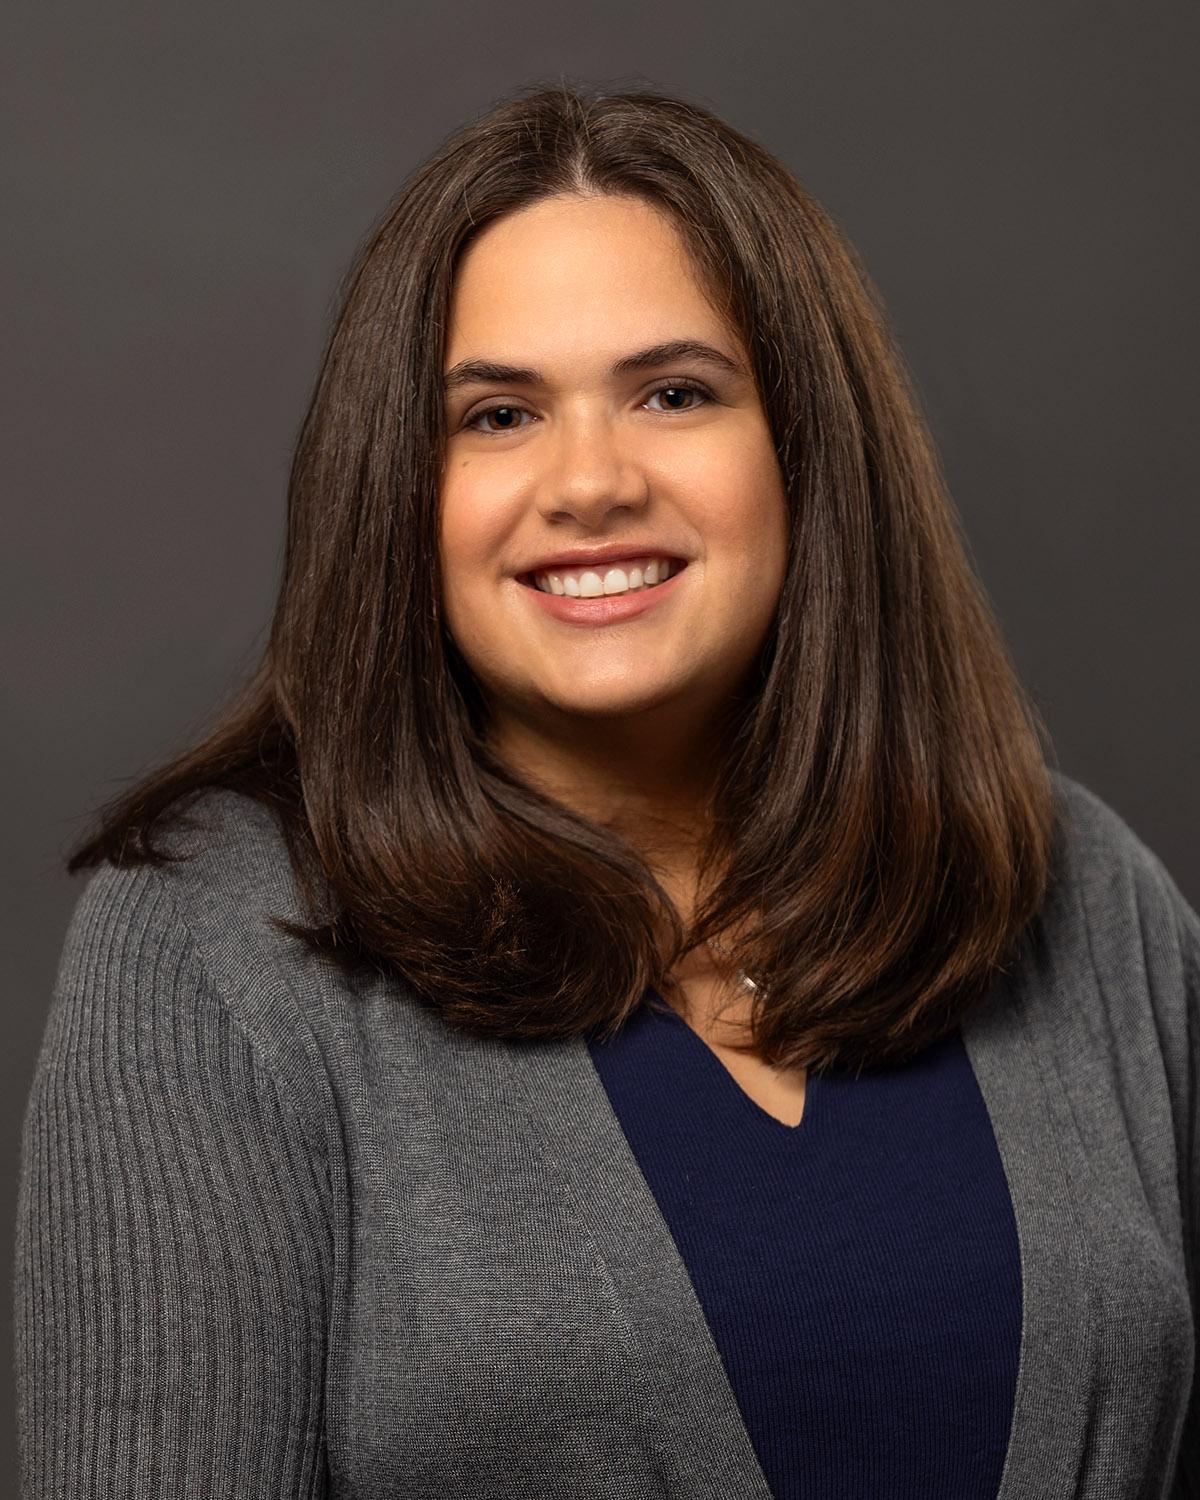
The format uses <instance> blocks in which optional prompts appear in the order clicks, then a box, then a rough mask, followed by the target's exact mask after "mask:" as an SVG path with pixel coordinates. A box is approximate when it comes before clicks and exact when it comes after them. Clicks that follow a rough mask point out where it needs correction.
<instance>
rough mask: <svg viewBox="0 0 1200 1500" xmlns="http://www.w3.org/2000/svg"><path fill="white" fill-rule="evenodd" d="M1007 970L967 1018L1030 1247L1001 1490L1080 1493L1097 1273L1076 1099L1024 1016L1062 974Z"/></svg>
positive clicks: (1024, 1494)
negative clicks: (1085, 1210)
mask: <svg viewBox="0 0 1200 1500" xmlns="http://www.w3.org/2000/svg"><path fill="white" fill-rule="evenodd" d="M1022 953H1023V954H1024V955H1026V958H1025V959H1023V960H1022V962H1021V964H1019V965H1017V966H1015V967H1014V970H1013V971H1012V972H1011V973H1009V974H1006V975H1002V976H1001V977H1000V978H999V980H998V981H997V983H996V984H995V985H994V986H993V987H992V989H991V991H990V992H989V993H988V995H987V997H986V1000H985V1002H984V1003H983V1004H982V1005H981V1006H980V1007H979V1008H978V1009H977V1010H976V1011H975V1012H973V1013H972V1014H971V1015H970V1016H969V1017H968V1019H967V1021H966V1022H965V1023H964V1025H963V1028H962V1035H963V1042H964V1044H965V1046H966V1049H967V1055H968V1057H969V1058H970V1060H971V1066H972V1069H973V1070H974V1073H975V1077H976V1080H977V1081H978V1083H979V1087H980V1092H981V1093H982V1095H983V1099H984V1103H985V1104H986V1105H987V1109H988V1113H989V1115H990V1117H991V1122H992V1131H993V1134H994V1135H995V1138H996V1145H997V1147H998V1148H999V1152H1000V1159H1001V1161H1002V1163H1003V1165H1004V1171H1005V1175H1006V1177H1007V1179H1008V1188H1009V1195H1010V1197H1011V1199H1012V1205H1013V1213H1014V1216H1015V1218H1016V1225H1017V1238H1018V1240H1019V1242H1020V1249H1021V1289H1022V1327H1021V1353H1020V1363H1019V1366H1018V1371H1017V1388H1016V1395H1015V1400H1014V1408H1013V1419H1012V1427H1011V1429H1010V1433H1009V1445H1008V1454H1007V1457H1006V1459H1005V1464H1004V1472H1003V1475H1002V1478H1001V1483H1000V1489H999V1492H998V1495H997V1500H1044V1497H1045V1496H1047V1495H1072V1496H1076V1495H1077V1496H1078V1500H1086V1497H1085V1496H1084V1495H1083V1494H1081V1493H1079V1492H1078V1491H1077V1486H1078V1478H1079V1471H1080V1468H1081V1465H1082V1459H1083V1455H1084V1445H1085V1443H1086V1441H1087V1432H1088V1420H1089V1411H1088V1395H1087V1393H1088V1388H1089V1381H1088V1376H1087V1373H1086V1372H1087V1371H1088V1370H1089V1369H1090V1368H1091V1365H1092V1353H1093V1345H1094V1342H1095V1329H1094V1326H1093V1322H1092V1317H1091V1312H1090V1306H1089V1284H1090V1278H1091V1276H1092V1275H1093V1274H1094V1273H1093V1272H1092V1269H1091V1263H1090V1259H1089V1255H1088V1249H1087V1242H1086V1237H1085V1233H1084V1230H1083V1228H1082V1225H1081V1222H1080V1216H1079V1210H1078V1206H1077V1203H1076V1194H1075V1189H1074V1185H1073V1181H1072V1178H1073V1171H1072V1165H1071V1161H1070V1159H1069V1154H1070V1152H1071V1151H1072V1149H1073V1143H1074V1142H1075V1132H1074V1127H1073V1125H1072V1122H1071V1118H1070V1108H1069V1105H1068V1103H1067V1101H1066V1099H1065V1098H1064V1097H1063V1095H1062V1091H1061V1087H1060V1086H1059V1084H1058V1082H1057V1080H1056V1079H1055V1078H1054V1077H1053V1075H1052V1073H1051V1074H1043V1072H1042V1069H1041V1066H1040V1063H1039V1057H1038V1052H1037V1049H1036V1048H1035V1046H1034V1044H1033V1042H1032V1040H1031V1038H1030V1032H1029V1025H1028V1023H1027V1022H1026V1020H1025V1019H1024V1015H1025V1013H1026V1012H1027V1011H1030V1012H1031V1011H1033V1010H1034V1009H1036V1008H1037V1007H1038V1005H1039V998H1040V997H1043V996H1044V997H1045V999H1046V1000H1047V1001H1049V999H1050V996H1049V994H1048V993H1047V987H1049V986H1052V985H1054V984H1055V983H1058V982H1061V981H1059V980H1056V979H1055V978H1054V976H1053V974H1052V973H1051V972H1049V971H1048V970H1047V969H1046V968H1044V967H1041V966H1039V965H1037V964H1035V963H1032V962H1027V958H1028V954H1029V947H1028V945H1027V944H1024V945H1022Z"/></svg>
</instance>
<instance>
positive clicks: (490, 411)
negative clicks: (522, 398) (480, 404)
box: [463, 403, 524, 433]
mask: <svg viewBox="0 0 1200 1500" xmlns="http://www.w3.org/2000/svg"><path fill="white" fill-rule="evenodd" d="M523 410H524V407H520V406H513V405H512V404H511V403H509V404H506V405H501V406H485V407H484V408H483V410H482V411H477V412H475V413H474V415H472V416H470V417H468V418H467V420H466V421H465V422H464V423H463V426H464V427H477V424H478V423H480V422H482V421H483V419H484V417H495V416H503V417H505V418H508V417H519V416H520V414H521V412H522V411H523ZM520 426H521V424H520V422H507V421H506V422H504V423H502V424H501V425H500V426H499V427H492V428H488V427H477V430H478V431H480V432H492V433H501V432H517V431H519V429H520Z"/></svg>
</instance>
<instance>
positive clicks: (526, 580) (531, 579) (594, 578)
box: [517, 557, 687, 600]
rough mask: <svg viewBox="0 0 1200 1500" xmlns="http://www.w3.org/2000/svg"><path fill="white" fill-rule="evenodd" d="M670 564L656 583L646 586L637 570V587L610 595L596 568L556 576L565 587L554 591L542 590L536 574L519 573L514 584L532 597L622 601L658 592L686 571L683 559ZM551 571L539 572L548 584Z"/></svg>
mask: <svg viewBox="0 0 1200 1500" xmlns="http://www.w3.org/2000/svg"><path fill="white" fill-rule="evenodd" d="M669 562H670V568H669V571H668V572H667V573H666V574H665V575H664V576H663V577H661V578H657V579H655V581H654V582H653V583H647V582H645V581H644V579H642V578H641V576H640V570H638V571H639V581H638V582H637V583H636V584H631V583H627V584H626V587H625V588H623V589H614V590H612V591H611V592H610V591H608V590H606V589H605V588H604V585H603V577H604V574H605V573H606V572H607V571H608V569H607V568H599V567H597V568H589V569H587V570H586V572H584V573H582V574H581V573H580V572H579V571H578V570H577V569H576V570H573V571H572V572H571V573H564V574H561V575H558V576H559V578H560V583H561V584H565V585H566V587H559V588H557V589H554V588H543V587H541V586H540V585H539V584H538V582H537V573H520V574H518V575H517V582H518V583H520V584H523V585H524V587H525V588H528V589H533V590H534V592H535V593H539V594H548V595H550V596H551V597H554V598H559V599H562V598H567V599H580V600H592V599H596V600H599V599H624V598H627V597H628V596H629V595H630V594H645V593H648V592H649V591H650V590H651V589H656V588H659V587H660V586H661V585H662V584H664V583H668V582H669V581H670V580H671V579H672V578H674V577H675V576H676V575H677V574H679V573H682V572H683V570H684V569H685V568H686V567H687V563H686V562H685V561H684V559H683V558H674V557H673V558H671V559H669ZM611 566H613V567H617V566H618V565H617V564H612V565H611ZM554 571H555V570H554V569H553V568H546V569H544V570H543V569H539V570H538V572H540V573H541V576H542V577H543V578H544V579H546V580H547V582H548V581H549V575H550V574H551V573H553V572H554ZM620 571H622V572H624V571H625V570H624V569H620ZM627 577H628V575H627ZM585 578H586V580H587V582H586V583H584V581H583V580H584V579H585ZM597 584H599V585H600V587H599V589H597V587H596V585H597Z"/></svg>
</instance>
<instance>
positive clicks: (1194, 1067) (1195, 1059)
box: [1168, 877, 1200, 1500]
mask: <svg viewBox="0 0 1200 1500" xmlns="http://www.w3.org/2000/svg"><path fill="white" fill-rule="evenodd" d="M1168 883H1169V889H1170V891H1171V893H1172V895H1173V898H1174V906H1175V914H1176V917H1177V919H1178V922H1179V926H1180V933H1181V942H1182V950H1183V966H1184V984H1185V987H1186V992H1187V1016H1188V1075H1187V1076H1188V1095H1187V1101H1186V1108H1187V1125H1186V1129H1187V1149H1186V1152H1185V1156H1184V1173H1185V1181H1184V1183H1183V1203H1184V1214H1185V1223H1184V1230H1185V1233H1186V1234H1187V1246H1186V1253H1187V1267H1188V1278H1189V1283H1190V1290H1191V1296H1192V1324H1193V1328H1194V1329H1195V1332H1196V1339H1197V1352H1196V1360H1195V1368H1194V1371H1193V1374H1192V1393H1191V1400H1190V1402H1189V1405H1188V1413H1187V1418H1186V1420H1185V1422H1184V1429H1183V1439H1182V1443H1181V1446H1180V1453H1179V1463H1178V1469H1177V1477H1176V1482H1175V1489H1174V1491H1173V1492H1172V1493H1173V1496H1174V1497H1176V1500H1200V916H1198V915H1197V913H1196V911H1195V909H1194V908H1193V907H1192V906H1190V905H1189V904H1188V902H1187V901H1186V900H1185V899H1184V898H1183V896H1182V895H1181V894H1180V892H1179V889H1178V887H1177V886H1176V885H1175V883H1174V881H1171V880H1169V877H1168Z"/></svg>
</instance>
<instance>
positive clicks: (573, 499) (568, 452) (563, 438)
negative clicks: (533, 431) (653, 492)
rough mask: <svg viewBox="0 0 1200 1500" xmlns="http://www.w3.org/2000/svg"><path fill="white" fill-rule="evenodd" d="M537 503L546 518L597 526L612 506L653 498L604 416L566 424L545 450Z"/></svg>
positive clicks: (633, 505)
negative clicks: (567, 519)
mask: <svg viewBox="0 0 1200 1500" xmlns="http://www.w3.org/2000/svg"><path fill="white" fill-rule="evenodd" d="M538 489H539V495H538V503H539V508H540V509H541V511H542V514H543V515H544V516H545V517H546V518H547V519H548V520H553V519H562V518H564V517H565V518H574V519H575V520H577V521H579V522H581V523H582V524H584V525H586V526H588V527H589V528H592V527H596V526H598V525H599V524H600V523H601V522H602V521H603V519H604V517H605V515H606V514H607V513H608V512H609V511H610V510H619V509H627V510H634V511H636V510H638V509H639V508H640V507H642V506H644V505H645V504H646V502H647V500H648V499H649V483H648V479H647V476H646V473H645V471H644V470H643V468H642V467H641V465H640V464H638V463H637V462H636V461H635V459H634V457H633V455H632V454H631V453H630V451H629V450H628V448H627V447H626V446H624V445H623V444H622V442H621V440H620V438H619V436H618V434H617V433H616V432H615V431H614V429H613V426H612V424H610V423H608V422H606V421H605V420H604V419H603V418H602V417H594V418H586V419H580V420H579V421H576V422H567V423H564V424H563V426H562V428H561V429H560V431H559V432H558V434H557V435H556V440H555V442H554V444H553V447H552V450H551V451H549V452H548V453H547V458H546V467H545V469H544V471H543V473H542V474H541V476H540V482H539V486H538Z"/></svg>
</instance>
